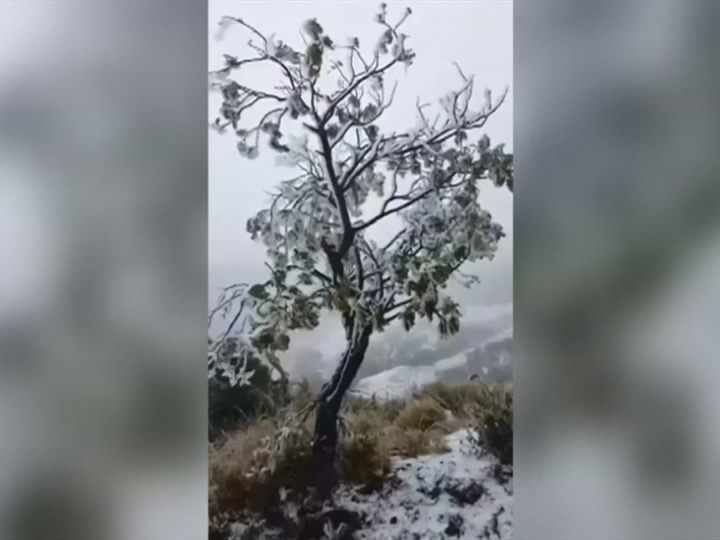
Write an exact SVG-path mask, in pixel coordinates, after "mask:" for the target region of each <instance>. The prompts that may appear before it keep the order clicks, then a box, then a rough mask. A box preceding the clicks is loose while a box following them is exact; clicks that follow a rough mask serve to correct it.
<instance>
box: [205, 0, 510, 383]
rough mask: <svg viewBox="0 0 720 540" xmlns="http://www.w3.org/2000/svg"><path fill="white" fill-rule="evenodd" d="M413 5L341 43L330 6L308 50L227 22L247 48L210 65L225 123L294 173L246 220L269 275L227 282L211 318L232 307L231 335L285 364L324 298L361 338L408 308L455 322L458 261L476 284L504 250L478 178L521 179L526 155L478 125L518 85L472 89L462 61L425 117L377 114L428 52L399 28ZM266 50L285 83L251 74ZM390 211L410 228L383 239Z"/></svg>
mask: <svg viewBox="0 0 720 540" xmlns="http://www.w3.org/2000/svg"><path fill="white" fill-rule="evenodd" d="M410 15H411V11H410V9H409V8H408V9H406V10H405V11H404V12H403V13H402V14H401V15H400V16H399V17H398V18H397V20H395V21H394V22H391V20H390V18H389V16H388V13H387V6H386V5H385V4H381V7H380V10H379V12H378V13H377V14H376V16H375V21H376V22H377V24H378V26H379V39H378V41H377V42H376V43H375V44H374V46H373V47H371V48H370V52H369V53H368V52H363V50H362V49H361V44H360V42H359V40H358V39H357V38H350V39H349V40H347V42H346V43H345V44H339V43H337V42H336V41H335V40H334V39H332V38H331V37H330V36H328V35H327V34H326V33H325V30H324V29H323V27H322V26H321V24H320V23H319V22H318V21H317V20H316V19H311V20H308V21H307V22H306V23H305V24H304V25H303V28H302V32H303V40H304V45H303V47H302V48H298V49H295V48H293V47H291V46H290V45H288V44H286V43H285V42H283V41H280V40H278V39H276V38H275V36H274V35H265V34H263V33H262V32H260V31H259V30H258V29H257V28H255V27H254V26H252V25H251V24H249V23H248V22H246V21H244V20H242V19H239V18H235V17H224V18H223V19H222V21H221V26H222V27H223V28H229V27H231V26H237V27H239V28H240V29H242V30H244V31H247V32H249V34H250V36H251V38H250V40H249V41H248V43H247V47H248V50H249V54H248V56H245V57H236V56H231V55H225V56H224V62H225V63H224V67H222V68H221V69H219V70H217V71H214V72H212V73H211V86H212V88H214V89H217V90H219V91H220V92H221V94H222V104H221V106H220V110H219V115H218V118H217V119H216V120H215V121H214V122H213V123H212V126H213V127H214V129H216V130H217V131H219V132H221V133H230V134H232V135H233V136H234V137H236V138H237V149H238V152H239V153H240V155H241V156H244V157H245V158H247V159H255V158H256V157H257V156H258V155H259V153H260V151H261V149H262V151H265V149H267V150H268V151H271V152H273V153H274V154H276V156H277V159H278V165H283V166H290V167H292V168H293V169H294V171H295V173H296V174H294V175H289V176H290V177H289V178H287V179H286V180H284V181H282V182H280V183H279V185H278V186H276V188H275V190H274V191H273V192H272V195H271V200H270V201H269V203H268V206H267V207H266V208H262V209H261V210H259V211H258V212H257V213H256V214H255V215H254V216H253V217H251V218H250V219H249V220H248V221H247V232H248V233H249V234H250V235H251V236H252V238H253V239H255V240H258V241H260V242H262V244H263V245H264V246H265V247H266V249H267V266H268V268H269V270H270V272H269V278H268V279H267V280H266V281H264V282H260V283H255V284H250V283H239V284H234V285H231V286H229V287H227V288H225V289H224V291H223V293H222V295H221V296H220V298H219V302H218V305H217V307H216V308H215V309H214V310H213V311H212V313H211V318H212V317H214V316H223V317H226V318H228V320H229V323H228V325H227V329H226V331H225V333H224V336H225V337H226V336H228V335H230V334H231V333H232V334H234V335H237V336H239V339H240V340H241V342H242V343H243V344H244V346H245V347H246V348H247V350H248V351H249V352H251V353H252V354H253V355H257V356H259V357H262V358H265V359H267V360H268V361H269V362H270V363H271V364H272V365H273V366H275V367H276V368H277V369H278V370H280V371H281V372H283V370H282V368H281V366H280V363H279V360H278V357H277V353H278V352H279V351H284V350H287V349H288V347H289V343H290V338H289V332H290V331H293V330H298V329H313V328H315V327H316V326H317V325H318V324H319V320H320V314H321V312H322V311H323V310H335V311H337V312H339V313H340V314H341V316H342V321H343V327H344V331H345V333H346V337H347V339H348V341H349V342H352V341H353V340H354V339H357V336H358V335H359V333H360V332H362V331H367V330H368V329H369V330H370V331H382V330H383V329H384V328H385V327H386V326H387V325H388V324H391V323H393V322H394V321H399V322H401V323H402V324H403V325H404V327H405V329H407V330H409V329H410V328H412V327H413V325H414V324H415V322H416V321H417V320H418V319H420V318H427V319H429V320H432V321H437V328H438V331H439V332H440V334H441V336H447V335H450V334H453V333H455V332H457V331H458V330H459V328H460V317H461V312H460V307H459V305H458V303H457V302H456V301H455V300H454V299H453V298H451V297H450V296H449V295H448V294H447V285H448V281H449V280H450V278H451V276H453V275H455V276H458V275H460V276H462V277H463V278H464V279H465V281H466V284H467V285H468V286H469V285H470V284H472V283H473V281H474V280H473V277H472V276H467V275H465V274H460V273H459V272H458V271H459V269H460V268H461V266H462V265H463V264H465V263H467V262H470V261H477V260H480V259H490V258H492V257H493V255H494V253H495V251H496V249H497V245H498V242H499V241H500V239H501V238H502V237H503V231H502V228H501V226H500V225H499V224H498V223H496V222H494V221H493V219H492V216H491V215H490V213H489V212H488V211H487V210H485V209H484V208H483V207H482V206H481V204H480V200H479V187H480V184H481V183H483V182H487V183H492V184H494V185H496V186H507V187H508V188H510V189H511V190H512V185H513V184H512V182H513V157H512V155H511V154H508V153H506V152H505V150H504V146H503V145H502V144H500V145H496V146H492V145H491V142H490V139H489V138H488V136H487V135H482V136H478V137H475V138H474V137H473V134H474V133H475V132H477V130H479V129H480V128H482V127H483V126H484V125H485V124H486V122H487V121H488V119H489V118H490V116H491V115H492V114H493V113H494V112H495V111H496V110H497V109H498V108H499V107H500V106H501V104H502V103H503V100H504V98H505V95H506V93H503V94H502V95H500V97H499V98H497V99H493V97H492V93H491V92H490V91H489V90H485V91H484V93H483V99H481V100H479V101H480V103H479V104H476V103H474V99H473V98H474V95H475V81H474V77H473V76H471V75H466V74H465V73H464V72H463V71H462V69H461V68H460V67H459V66H457V65H456V68H457V73H458V88H457V89H455V90H452V91H450V92H448V94H447V95H445V96H444V97H442V99H440V101H439V106H437V107H435V108H434V109H433V108H431V107H430V105H428V104H421V103H420V102H419V101H417V102H416V107H415V108H416V112H417V121H416V124H415V125H414V127H412V128H410V129H406V130H401V131H396V130H393V131H387V130H383V129H382V128H381V127H380V125H379V123H380V122H379V120H380V118H381V116H382V115H383V113H385V111H387V110H388V109H389V108H390V107H391V106H392V104H393V100H394V98H395V94H396V86H397V82H395V83H394V84H393V85H392V87H390V84H389V82H388V79H389V77H390V73H391V72H393V70H394V69H395V68H397V67H400V66H405V67H409V66H411V65H412V64H413V62H414V60H415V52H414V51H413V50H412V49H411V48H409V46H408V42H409V37H408V36H407V35H406V34H404V33H403V32H402V31H401V30H402V27H403V24H404V23H405V21H406V20H407V18H408V17H409V16H410ZM261 63H262V64H268V65H270V66H273V67H275V68H276V70H277V85H276V86H274V87H272V88H256V87H254V86H253V85H252V84H251V82H252V81H249V80H246V77H244V74H245V72H244V70H245V69H246V68H247V66H248V65H250V64H261ZM251 111H252V113H251ZM248 116H250V117H253V120H252V121H248V120H246V118H247V117H248ZM263 145H265V146H263ZM393 217H394V218H393ZM391 218H393V219H394V221H393V223H397V227H396V228H395V229H394V232H393V234H391V235H388V237H387V238H384V239H383V240H382V241H380V240H379V239H378V237H377V236H373V234H372V231H373V228H374V227H375V226H376V225H377V224H379V223H383V222H385V223H387V222H388V220H390V219H391ZM219 341H222V338H221V339H220V340H219ZM210 364H211V368H212V370H215V369H220V370H221V371H224V372H225V373H226V375H227V376H228V377H230V379H231V380H233V381H239V380H241V375H239V373H240V372H241V371H242V370H238V366H237V365H229V364H223V363H222V360H221V357H220V356H218V355H211V358H210Z"/></svg>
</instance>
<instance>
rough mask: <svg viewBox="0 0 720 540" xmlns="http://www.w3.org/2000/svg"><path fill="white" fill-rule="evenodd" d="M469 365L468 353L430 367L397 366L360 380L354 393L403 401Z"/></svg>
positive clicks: (445, 359)
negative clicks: (444, 374)
mask: <svg viewBox="0 0 720 540" xmlns="http://www.w3.org/2000/svg"><path fill="white" fill-rule="evenodd" d="M465 365H467V355H466V353H460V354H457V355H455V356H452V357H450V358H444V359H442V360H438V361H437V362H435V363H434V364H431V365H429V366H396V367H394V368H390V369H386V370H385V371H381V372H380V373H376V374H375V375H370V376H369V377H364V378H362V379H360V380H359V381H358V382H357V384H356V385H355V387H354V389H353V391H354V392H355V393H356V394H358V395H361V396H366V397H372V396H375V397H377V398H379V399H402V398H405V397H407V396H409V395H410V394H412V393H413V392H414V391H416V390H419V389H421V388H422V387H423V386H427V385H428V384H431V383H434V382H435V381H438V380H440V379H442V374H443V372H445V371H450V370H453V369H457V368H461V367H463V366H465Z"/></svg>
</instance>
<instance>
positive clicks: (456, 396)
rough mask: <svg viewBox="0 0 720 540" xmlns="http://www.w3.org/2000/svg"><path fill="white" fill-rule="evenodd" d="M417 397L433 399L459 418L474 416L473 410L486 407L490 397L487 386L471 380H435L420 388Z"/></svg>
mask: <svg viewBox="0 0 720 540" xmlns="http://www.w3.org/2000/svg"><path fill="white" fill-rule="evenodd" d="M416 398H417V399H422V398H429V399H432V400H434V401H436V402H437V403H439V404H440V405H441V406H442V407H443V408H445V409H447V410H449V411H450V412H451V413H453V415H454V416H456V417H458V418H468V417H472V414H473V411H474V410H475V409H476V408H478V407H480V408H482V407H484V405H485V403H487V401H488V399H489V398H488V393H487V386H486V385H483V384H480V383H477V382H471V381H466V382H457V383H448V382H443V381H438V382H434V383H432V384H429V385H427V386H426V387H424V388H423V389H422V390H420V391H419V392H418V393H417V394H416Z"/></svg>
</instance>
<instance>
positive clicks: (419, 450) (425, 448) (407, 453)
mask: <svg viewBox="0 0 720 540" xmlns="http://www.w3.org/2000/svg"><path fill="white" fill-rule="evenodd" d="M382 440H383V445H384V447H385V448H386V449H387V452H388V453H389V454H391V455H396V456H401V457H406V458H410V457H416V456H420V455H423V454H442V453H444V452H447V451H448V448H447V445H446V444H445V433H444V432H443V431H440V430H438V429H430V430H420V429H401V428H399V427H397V426H389V427H387V428H385V429H384V430H383V433H382Z"/></svg>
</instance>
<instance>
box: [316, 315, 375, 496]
mask: <svg viewBox="0 0 720 540" xmlns="http://www.w3.org/2000/svg"><path fill="white" fill-rule="evenodd" d="M371 333H372V328H365V329H363V330H362V331H361V333H360V334H359V336H358V337H357V339H356V340H355V342H354V343H353V342H352V341H350V342H348V347H347V349H346V350H345V353H344V354H343V357H342V360H341V361H340V364H339V365H338V367H337V369H336V370H335V373H334V374H333V377H332V379H331V380H330V382H329V383H328V384H326V385H325V386H323V389H322V390H321V391H320V395H319V396H318V400H317V411H316V414H315V437H314V440H313V463H314V466H313V471H312V474H313V484H314V486H315V488H316V489H317V491H318V495H319V496H320V497H322V498H327V497H328V496H329V495H330V493H331V491H332V489H333V487H334V486H335V484H336V481H337V477H336V471H335V458H336V449H337V442H338V413H339V412H340V406H341V405H342V401H343V398H344V397H345V394H346V393H347V391H348V389H349V388H350V385H351V384H352V382H353V380H354V379H355V375H357V372H358V369H359V368H360V365H361V364H362V361H363V359H364V358H365V352H366V351H367V348H368V345H369V343H370V334H371Z"/></svg>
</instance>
